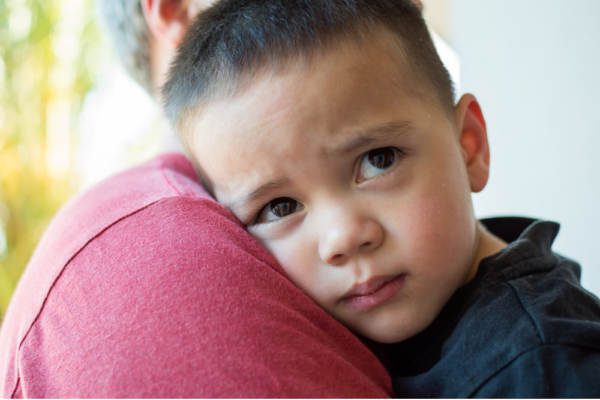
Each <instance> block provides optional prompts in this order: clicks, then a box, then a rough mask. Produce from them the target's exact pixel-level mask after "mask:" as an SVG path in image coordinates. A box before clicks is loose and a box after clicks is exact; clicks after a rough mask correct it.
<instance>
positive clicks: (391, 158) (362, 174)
mask: <svg viewBox="0 0 600 400" xmlns="http://www.w3.org/2000/svg"><path fill="white" fill-rule="evenodd" d="M398 157H399V155H398V150H396V149H394V148H392V147H382V148H381V149H375V150H371V151H369V152H368V153H366V154H365V155H364V156H363V159H362V161H361V163H360V169H359V171H358V176H359V180H366V179H371V178H373V177H375V176H377V175H379V174H381V173H382V172H384V171H386V170H387V169H389V168H390V167H391V166H392V165H394V163H395V162H396V161H397V160H398Z"/></svg>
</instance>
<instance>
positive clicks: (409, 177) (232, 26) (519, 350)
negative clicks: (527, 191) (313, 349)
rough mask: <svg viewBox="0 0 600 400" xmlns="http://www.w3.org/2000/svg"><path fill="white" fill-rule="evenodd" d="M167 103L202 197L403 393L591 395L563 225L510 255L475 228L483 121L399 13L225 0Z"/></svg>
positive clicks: (530, 232)
mask: <svg viewBox="0 0 600 400" xmlns="http://www.w3.org/2000/svg"><path fill="white" fill-rule="evenodd" d="M163 94H164V105H165V109H166V113H167V115H168V116H169V117H170V119H171V121H172V122H173V124H174V126H176V128H177V130H178V133H179V135H180V136H181V138H182V140H183V142H184V144H185V146H186V148H187V150H188V152H189V154H190V156H191V158H192V160H193V161H194V163H195V165H196V167H197V169H198V172H199V174H200V175H201V176H202V178H203V182H204V184H205V186H206V188H207V189H208V190H209V191H210V192H211V193H212V195H213V196H214V197H215V198H216V199H217V200H218V201H219V202H220V203H221V204H223V205H224V206H225V207H227V208H228V209H229V210H230V211H231V212H232V213H233V214H235V216H236V217H237V218H238V219H239V220H240V221H241V222H242V223H243V224H244V225H245V226H247V229H248V232H250V234H251V235H252V236H254V237H255V238H256V239H257V240H258V241H259V242H260V243H261V244H262V245H263V246H264V247H265V248H266V249H267V250H268V251H269V252H270V253H271V254H272V255H273V256H274V257H275V258H276V259H277V260H278V262H279V263H280V264H281V266H282V267H283V269H284V270H285V272H286V273H287V275H288V276H289V278H290V279H291V280H292V282H294V283H295V284H296V285H297V286H298V287H299V288H300V289H301V290H303V291H304V292H305V293H306V294H307V295H308V296H310V297H311V298H312V299H313V300H314V301H315V302H316V303H317V304H318V305H319V306H321V307H322V308H323V309H325V310H326V311H327V312H328V313H329V314H331V315H332V316H333V317H334V318H336V319H337V320H339V321H340V322H341V323H343V324H344V325H346V326H347V327H348V328H349V329H350V330H352V331H353V332H355V333H356V334H358V335H361V336H364V337H366V338H368V339H370V340H373V341H375V342H379V343H385V344H390V345H385V346H381V348H380V349H376V350H377V351H378V352H380V353H381V354H380V356H381V358H382V359H383V360H384V361H386V363H387V364H388V368H389V370H390V373H391V375H392V378H393V380H394V385H395V390H396V393H397V394H398V395H401V396H404V395H407V396H411V397H430V396H431V397H455V396H458V397H467V396H484V397H497V396H517V397H529V396H535V397H537V396H541V397H550V396H577V397H581V396H600V385H599V384H598V383H597V382H596V376H600V375H599V374H600V302H599V301H598V299H597V298H595V297H594V296H592V295H591V294H589V293H588V292H586V291H585V290H584V289H582V288H581V286H580V284H579V274H580V268H579V266H578V265H577V264H575V263H573V262H572V261H569V260H567V259H565V258H562V257H560V256H558V255H556V254H554V253H552V252H551V250H550V246H551V244H552V241H553V239H554V237H555V236H556V234H557V233H558V225H557V224H555V223H552V222H536V223H534V224H533V225H532V226H530V227H529V228H528V229H527V230H526V231H525V232H524V233H523V234H522V235H521V237H520V238H519V240H517V241H515V242H514V243H511V244H510V245H507V243H506V242H505V241H503V240H502V239H500V238H499V237H497V236H495V235H493V234H492V233H490V232H489V231H487V230H486V229H485V228H484V227H483V226H482V224H481V223H479V222H478V221H477V220H476V218H475V216H474V212H473V207H472V202H471V192H479V191H481V190H482V189H483V188H484V187H485V185H486V183H487V180H488V175H489V161H490V153H489V147H488V140H487V132H486V125H485V121H484V118H483V115H482V113H481V109H480V107H479V105H478V103H477V101H476V99H475V97H473V96H472V95H470V94H467V95H464V96H463V97H462V98H461V99H460V100H459V101H458V102H457V103H456V104H455V102H454V93H453V89H452V84H451V82H450V79H449V76H448V74H447V72H446V70H445V68H444V67H443V65H442V63H441V61H440V60H439V58H438V56H437V53H436V51H435V49H434V47H433V44H432V42H431V39H430V37H429V35H428V32H427V29H426V27H425V24H424V22H423V20H422V17H421V15H420V12H419V10H418V9H417V8H416V7H415V6H414V5H413V4H412V3H411V2H410V1H408V0H405V1H401V0H344V1H341V0H340V1H337V0H336V1H334V0H261V1H258V0H257V1H251V0H230V1H223V2H221V3H218V4H217V5H215V6H214V7H212V8H211V9H209V10H207V11H206V12H205V13H203V14H202V15H201V16H200V17H199V19H198V20H197V21H196V22H195V24H194V26H193V27H192V28H191V29H190V30H189V34H188V36H187V38H186V39H185V41H184V43H183V44H182V46H181V48H180V51H179V53H178V56H177V59H176V61H175V63H174V65H173V67H172V69H171V71H170V76H169V80H168V82H167V84H166V85H165V87H164V89H163ZM510 228H511V227H510V226H507V227H505V229H510ZM374 348H376V346H375V347H374Z"/></svg>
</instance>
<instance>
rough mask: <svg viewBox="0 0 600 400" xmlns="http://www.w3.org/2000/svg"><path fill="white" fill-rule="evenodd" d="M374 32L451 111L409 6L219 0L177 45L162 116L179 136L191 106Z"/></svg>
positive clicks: (364, 0) (387, 1)
mask: <svg viewBox="0 0 600 400" xmlns="http://www.w3.org/2000/svg"><path fill="white" fill-rule="evenodd" d="M381 28H384V29H385V30H387V31H389V32H390V33H392V34H393V36H394V37H397V38H398V39H399V41H398V43H399V44H400V46H399V49H401V50H402V53H403V54H404V55H405V57H404V58H405V59H406V62H407V64H408V66H409V68H410V70H411V71H412V72H413V73H415V77H416V78H417V79H419V81H420V83H421V84H424V85H427V86H429V87H430V89H432V90H433V93H435V94H436V95H437V98H438V99H439V101H440V104H441V105H442V106H443V108H444V109H445V110H446V111H448V112H451V111H450V110H452V109H453V107H454V89H453V86H452V81H451V79H450V76H449V74H448V71H447V70H446V68H445V67H444V65H443V63H442V62H441V60H440V58H439V56H438V54H437V52H436V50H435V47H434V45H433V42H432V40H431V37H430V36H429V31H428V30H427V27H426V25H425V22H424V21H423V18H422V15H421V11H420V10H419V9H418V8H417V7H416V6H415V5H414V3H413V2H412V1H411V0H225V1H220V2H218V3H216V4H215V5H214V6H212V7H210V8H209V9H207V10H206V11H205V12H203V13H200V15H199V17H198V19H197V20H196V21H195V22H194V23H193V24H192V26H191V27H190V29H189V31H188V34H187V36H186V38H185V40H184V42H183V43H182V45H181V46H180V48H179V51H178V53H177V55H176V57H175V61H174V63H173V65H172V67H171V70H170V73H169V78H168V80H167V82H166V84H165V85H164V87H163V89H162V91H163V102H164V108H165V112H166V115H167V117H168V118H169V119H170V120H171V122H172V123H173V125H174V126H175V127H177V128H178V130H180V129H179V127H180V124H181V122H182V121H183V119H184V118H185V117H186V116H187V115H188V114H189V113H190V112H192V111H193V110H195V109H196V108H197V107H198V106H199V105H201V104H203V103H206V102H207V101H210V100H214V99H216V98H219V97H222V96H224V95H225V96H226V95H233V94H235V93H237V92H238V91H239V90H240V89H241V88H243V83H244V82H247V79H248V78H252V76H253V75H254V74H256V73H257V72H259V71H260V70H261V69H263V68H265V67H267V68H271V69H273V70H275V71H277V70H279V69H280V68H283V67H284V66H285V64H286V63H287V62H289V61H291V60H297V59H299V58H300V59H305V60H311V59H312V57H313V56H315V55H316V54H319V52H322V51H323V50H328V49H330V48H332V47H334V46H335V45H336V44H340V43H342V42H344V41H347V40H348V39H350V40H353V41H355V42H357V43H362V42H364V41H365V38H368V37H369V35H371V34H373V33H374V32H377V31H378V30H379V31H380V30H381ZM184 139H185V138H184ZM184 142H185V140H184Z"/></svg>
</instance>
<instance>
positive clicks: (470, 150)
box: [454, 94, 490, 193]
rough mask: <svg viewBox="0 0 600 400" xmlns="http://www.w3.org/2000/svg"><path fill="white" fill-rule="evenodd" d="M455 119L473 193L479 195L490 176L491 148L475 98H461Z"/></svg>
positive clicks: (456, 108) (468, 95) (455, 111)
mask: <svg viewBox="0 0 600 400" xmlns="http://www.w3.org/2000/svg"><path fill="white" fill-rule="evenodd" d="M454 118H455V119H454V120H455V123H456V128H457V132H458V135H459V142H460V147H461V150H462V154H463V158H464V161H465V165H466V167H467V175H468V176H469V183H470V185H471V191H472V192H473V193H477V192H480V191H482V190H483V188H484V187H485V185H486V184H487V181H488V178H489V176H490V147H489V144H488V138H487V128H486V126H485V119H484V118H483V113H482V112H481V107H479V103H478V102H477V99H475V96H473V95H472V94H465V95H464V96H462V97H461V99H460V101H459V102H458V104H457V105H456V107H455V108H454Z"/></svg>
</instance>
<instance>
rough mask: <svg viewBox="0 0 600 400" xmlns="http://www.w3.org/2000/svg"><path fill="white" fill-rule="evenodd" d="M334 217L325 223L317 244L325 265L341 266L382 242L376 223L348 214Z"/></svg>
mask: <svg viewBox="0 0 600 400" xmlns="http://www.w3.org/2000/svg"><path fill="white" fill-rule="evenodd" d="M336 217H337V218H331V219H329V220H328V221H327V222H328V224H327V225H326V226H325V227H324V230H323V234H322V235H321V238H320V243H319V255H320V257H321V259H322V260H323V261H324V262H326V263H327V264H329V265H333V266H338V265H340V266H341V265H343V264H344V263H345V262H346V261H348V260H349V259H351V258H352V257H354V256H356V255H358V254H364V253H368V252H370V251H373V250H375V249H376V248H378V247H379V246H380V245H381V243H382V242H383V228H382V226H381V225H380V224H379V223H378V222H377V221H375V220H373V219H369V218H361V217H358V216H353V215H349V214H346V215H343V216H342V215H339V214H338V215H337V216H336Z"/></svg>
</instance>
